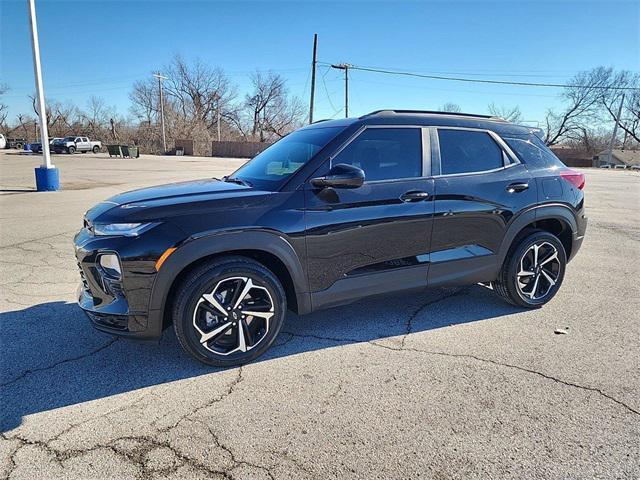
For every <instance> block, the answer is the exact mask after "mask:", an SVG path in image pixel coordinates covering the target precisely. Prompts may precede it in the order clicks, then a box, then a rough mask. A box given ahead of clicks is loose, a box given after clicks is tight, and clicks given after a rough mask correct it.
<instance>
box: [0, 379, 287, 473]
mask: <svg viewBox="0 0 640 480" xmlns="http://www.w3.org/2000/svg"><path fill="white" fill-rule="evenodd" d="M242 380H243V377H242V367H240V368H238V375H237V376H236V378H234V379H233V381H231V382H230V383H229V385H228V387H227V389H226V390H225V392H223V393H222V394H221V395H216V396H215V397H214V398H213V399H211V400H209V401H208V402H207V403H206V404H205V405H202V406H200V407H197V408H196V409H194V410H192V411H190V412H188V413H187V414H185V415H183V416H182V417H180V418H179V419H178V420H177V421H176V422H175V423H173V424H172V425H170V426H168V427H164V428H160V429H157V430H156V431H155V432H154V437H158V436H161V435H163V434H167V433H169V432H171V431H172V430H174V429H175V428H177V427H178V426H179V425H180V424H181V423H182V422H183V421H185V420H188V421H191V422H198V423H200V424H201V425H203V426H205V427H206V428H207V430H208V431H209V433H210V434H211V436H212V438H213V440H214V442H215V444H216V446H218V447H219V448H220V449H221V450H223V451H224V452H227V454H228V455H229V458H230V459H231V463H232V466H231V467H229V468H227V469H222V470H216V469H212V468H210V467H209V466H207V465H205V464H203V463H201V462H198V461H197V460H195V459H193V458H191V457H189V456H188V455H185V454H184V453H183V452H181V451H180V450H179V449H178V448H176V447H174V446H172V445H171V439H166V440H162V441H160V440H158V439H157V438H152V437H151V436H149V435H133V436H131V435H125V436H121V437H116V438H113V439H111V440H109V441H108V442H107V443H104V444H98V445H94V446H92V447H90V448H86V449H67V450H59V449H56V448H54V447H52V446H51V443H52V442H54V441H55V440H58V439H59V438H60V437H62V436H63V435H64V434H66V433H69V432H70V431H71V430H73V429H74V428H76V427H77V426H80V425H83V424H85V423H88V422H90V421H92V420H96V419H98V418H102V417H105V416H107V415H111V414H113V413H116V412H118V411H123V410H127V409H129V408H131V407H133V406H135V405H137V404H138V403H140V402H141V401H142V400H144V399H145V398H147V397H149V396H154V395H155V394H154V393H150V394H148V395H144V396H143V397H141V398H139V399H137V400H136V401H135V402H133V403H131V404H129V405H126V406H123V407H119V408H118V409H116V410H111V411H109V412H106V413H104V414H102V415H99V416H97V417H92V418H91V419H87V420H85V421H82V422H79V423H77V424H74V425H71V426H69V427H68V428H66V429H64V430H63V431H61V432H60V433H59V434H57V435H56V436H54V437H52V438H51V439H49V440H47V441H40V440H31V439H29V438H25V437H22V436H20V435H14V436H10V437H9V436H7V435H5V434H4V433H2V432H0V436H1V438H2V439H3V440H5V441H11V440H15V441H18V442H19V444H18V445H17V447H16V448H15V450H14V451H13V452H12V453H11V456H10V459H9V461H10V464H11V467H10V469H9V471H8V473H7V474H6V475H5V477H4V478H5V479H8V478H9V477H10V476H11V474H12V473H13V471H14V470H15V469H16V468H17V462H16V455H17V454H18V452H19V451H20V450H21V449H22V448H23V447H25V446H27V445H33V446H36V447H38V448H41V449H42V450H44V451H45V452H47V453H48V454H49V455H50V456H51V457H52V458H53V459H54V460H55V462H56V463H57V464H58V465H59V466H60V467H62V468H65V466H64V462H65V461H67V460H70V459H72V458H75V457H79V456H81V455H85V454H87V453H90V452H94V451H97V450H101V449H102V450H109V451H111V452H113V453H114V454H115V455H118V456H119V457H122V458H124V459H125V460H126V461H128V462H129V463H131V464H133V465H134V466H136V467H137V468H138V469H139V470H140V471H141V477H140V478H143V479H145V478H149V477H150V476H151V474H156V475H158V474H159V475H163V476H166V475H169V474H171V473H174V472H175V471H177V470H178V469H179V468H180V467H183V466H185V465H186V466H190V467H192V468H196V469H199V470H201V471H204V472H205V473H207V474H209V475H220V476H222V477H224V478H227V479H230V480H233V478H234V476H233V473H232V472H233V470H234V469H236V468H238V467H240V466H248V467H251V468H255V469H259V470H263V471H265V472H266V473H267V475H268V476H269V478H271V479H275V477H274V476H273V474H272V472H271V471H270V470H269V469H268V468H267V467H265V466H262V465H257V464H254V463H251V462H248V461H245V460H239V459H238V458H237V457H236V454H235V453H234V452H233V451H232V450H231V448H230V447H228V446H227V445H224V444H223V443H222V442H221V441H220V439H219V437H218V435H217V434H216V433H215V432H214V431H213V430H212V428H211V427H210V426H209V425H208V424H206V423H204V422H202V421H201V420H194V419H191V418H190V417H191V416H193V415H196V414H197V413H199V412H200V411H201V410H203V409H205V408H207V407H210V406H212V405H213V404H215V403H218V402H221V401H222V400H224V399H226V398H227V397H229V395H231V394H233V392H234V391H235V389H236V387H237V386H238V385H239V384H240V382H242ZM122 441H132V442H138V443H140V444H141V446H139V447H137V448H134V449H133V453H132V452H131V451H127V449H125V448H123V447H119V446H118V445H117V444H118V442H122ZM157 448H166V449H168V450H170V451H171V452H173V454H174V455H175V456H176V458H177V459H178V460H179V462H178V464H177V465H174V466H172V467H167V468H165V469H151V468H149V467H148V465H147V463H146V462H145V457H146V455H147V454H148V453H149V452H151V451H152V450H154V449H157Z"/></svg>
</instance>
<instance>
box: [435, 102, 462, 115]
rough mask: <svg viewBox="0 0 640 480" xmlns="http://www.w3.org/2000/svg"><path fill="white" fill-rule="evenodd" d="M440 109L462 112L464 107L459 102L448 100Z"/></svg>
mask: <svg viewBox="0 0 640 480" xmlns="http://www.w3.org/2000/svg"><path fill="white" fill-rule="evenodd" d="M440 111H441V112H451V113H460V112H462V108H460V105H458V104H457V103H453V102H447V103H445V104H444V105H442V106H441V107H440Z"/></svg>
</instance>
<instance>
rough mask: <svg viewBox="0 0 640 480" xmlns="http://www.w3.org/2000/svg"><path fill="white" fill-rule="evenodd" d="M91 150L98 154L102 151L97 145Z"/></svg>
mask: <svg viewBox="0 0 640 480" xmlns="http://www.w3.org/2000/svg"><path fill="white" fill-rule="evenodd" d="M91 150H92V151H93V153H98V152H99V151H100V148H99V147H98V146H97V145H96V146H95V147H93V148H92V149H91Z"/></svg>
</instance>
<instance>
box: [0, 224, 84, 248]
mask: <svg viewBox="0 0 640 480" xmlns="http://www.w3.org/2000/svg"><path fill="white" fill-rule="evenodd" d="M78 230H79V228H78V229H77V230H69V231H67V232H60V233H56V234H54V235H49V236H47V237H40V238H34V239H31V240H23V241H21V242H16V243H10V244H8V245H0V247H2V248H18V249H19V248H20V247H21V246H22V245H25V244H28V243H42V244H45V245H49V246H50V247H51V248H55V247H53V246H52V244H50V243H47V242H43V241H42V240H48V239H50V238H56V237H62V236H64V235H71V234H72V233H76V232H77V231H78ZM30 251H32V250H30Z"/></svg>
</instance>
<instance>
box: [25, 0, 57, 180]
mask: <svg viewBox="0 0 640 480" xmlns="http://www.w3.org/2000/svg"><path fill="white" fill-rule="evenodd" d="M27 4H28V6H29V21H30V23H31V48H32V50H33V73H34V76H35V80H36V95H37V96H38V98H37V101H38V120H39V121H40V136H41V137H42V165H41V166H40V167H39V168H36V169H35V172H36V188H37V189H38V191H43V190H45V191H46V190H58V189H59V188H60V176H59V173H58V169H57V168H56V167H55V166H54V165H52V164H51V154H50V152H49V131H48V129H47V110H46V106H45V100H44V86H43V85H42V67H41V66H40V41H39V39H38V22H37V20H36V4H35V0H27Z"/></svg>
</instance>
